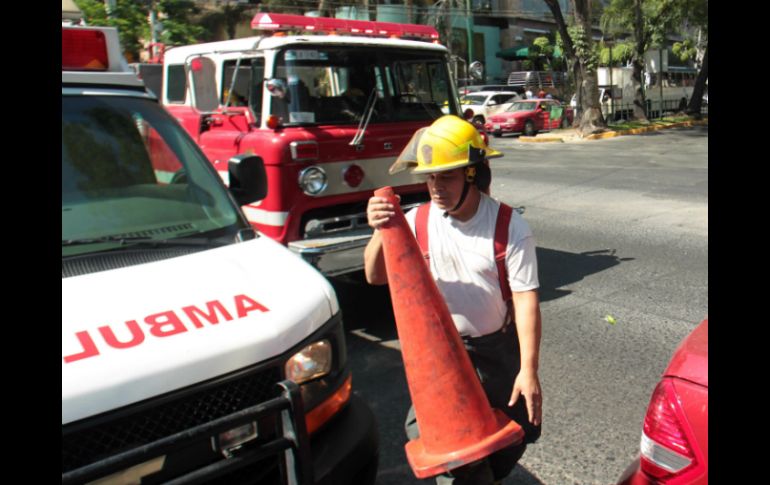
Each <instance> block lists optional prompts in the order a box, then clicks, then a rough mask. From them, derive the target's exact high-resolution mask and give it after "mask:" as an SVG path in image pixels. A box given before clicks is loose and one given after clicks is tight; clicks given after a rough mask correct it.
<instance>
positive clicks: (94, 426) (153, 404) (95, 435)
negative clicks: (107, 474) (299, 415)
mask: <svg viewBox="0 0 770 485" xmlns="http://www.w3.org/2000/svg"><path fill="white" fill-rule="evenodd" d="M280 378H281V377H280V371H279V367H278V366H274V367H270V368H267V369H264V368H262V369H258V370H255V371H253V372H250V373H248V374H246V375H242V374H241V375H239V376H237V377H235V378H233V379H231V380H228V381H226V382H219V383H215V384H213V385H211V386H206V388H205V389H198V390H192V391H190V390H185V391H180V392H178V393H175V394H173V395H171V396H167V397H165V398H159V399H157V400H153V401H150V402H147V403H142V404H139V405H137V406H133V407H131V408H128V409H123V410H120V411H117V412H115V413H111V414H108V415H104V416H98V417H96V418H91V419H88V420H87V421H85V422H81V423H77V424H76V425H74V426H67V427H65V428H63V429H62V472H66V471H69V470H73V469H76V468H79V467H82V466H84V465H87V464H89V463H92V462H94V461H97V460H100V459H102V458H105V457H108V456H111V455H114V454H116V453H119V452H122V451H125V450H128V449H131V448H135V447H137V446H142V445H145V444H147V443H151V442H153V441H155V440H158V439H160V438H163V437H165V436H169V435H171V434H174V433H177V432H180V431H183V430H185V429H187V428H190V427H192V426H197V425H200V424H203V423H207V422H209V421H211V420H214V419H216V418H219V417H222V416H226V415H228V414H231V413H233V412H236V411H239V410H241V409H244V408H246V407H249V406H253V405H255V404H258V403H260V402H262V401H265V400H267V399H271V398H273V397H275V396H276V395H277V394H278V391H277V388H276V383H277V382H278V381H279V380H280Z"/></svg>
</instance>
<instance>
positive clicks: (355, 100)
mask: <svg viewBox="0 0 770 485" xmlns="http://www.w3.org/2000/svg"><path fill="white" fill-rule="evenodd" d="M275 77H276V78H278V79H282V80H284V81H285V82H286V85H287V90H286V95H285V96H283V97H271V98H270V99H271V103H272V104H271V110H270V111H271V114H274V115H277V116H280V117H281V118H282V119H283V124H284V125H285V126H291V125H302V124H357V123H358V122H359V121H360V119H361V116H362V115H363V114H364V112H365V111H366V106H367V104H369V103H371V102H372V101H373V102H374V112H373V115H372V118H371V122H372V123H382V122H400V121H431V120H433V119H436V118H438V117H440V116H441V115H442V114H443V113H442V112H441V109H442V108H445V107H446V106H449V112H450V113H452V114H457V108H456V106H455V102H454V101H452V94H451V89H450V85H451V83H450V80H449V72H448V70H447V66H446V61H445V58H444V55H443V54H442V53H440V52H426V51H414V50H408V49H395V48H391V49H384V48H382V47H378V48H369V47H363V46H362V47H356V48H355V49H353V48H351V47H328V46H323V47H321V46H312V45H310V46H306V45H303V46H301V47H290V48H287V49H285V50H282V51H280V52H279V53H278V56H277V60H276V71H275ZM445 109H446V108H445Z"/></svg>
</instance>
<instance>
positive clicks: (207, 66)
mask: <svg viewBox="0 0 770 485" xmlns="http://www.w3.org/2000/svg"><path fill="white" fill-rule="evenodd" d="M187 69H188V72H189V73H190V85H191V86H192V103H193V107H194V108H195V109H196V110H198V111H200V112H203V113H211V112H212V111H215V110H216V109H217V108H219V97H218V96H217V82H216V77H215V74H216V65H215V64H214V61H212V60H211V59H209V58H208V57H203V56H198V57H194V58H192V59H190V60H188V61H187Z"/></svg>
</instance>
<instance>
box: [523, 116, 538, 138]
mask: <svg viewBox="0 0 770 485" xmlns="http://www.w3.org/2000/svg"><path fill="white" fill-rule="evenodd" d="M536 134H537V130H535V124H534V123H532V120H527V122H526V123H524V136H535V135H536Z"/></svg>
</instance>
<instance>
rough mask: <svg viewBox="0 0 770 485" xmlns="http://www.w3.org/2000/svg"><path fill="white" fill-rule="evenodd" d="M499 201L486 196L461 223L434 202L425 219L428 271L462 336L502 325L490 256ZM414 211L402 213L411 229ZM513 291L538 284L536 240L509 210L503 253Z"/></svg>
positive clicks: (500, 301) (501, 306) (503, 310)
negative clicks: (446, 215) (505, 246)
mask: <svg viewBox="0 0 770 485" xmlns="http://www.w3.org/2000/svg"><path fill="white" fill-rule="evenodd" d="M499 207H500V203H499V202H498V201H496V200H494V199H492V198H490V197H489V196H487V195H485V194H481V201H480V202H479V208H478V210H477V211H476V214H475V215H474V216H473V217H472V218H470V219H469V220H467V221H465V222H462V221H459V220H457V219H455V218H453V217H452V216H449V217H443V215H444V211H443V210H441V209H438V208H437V207H435V206H434V205H433V204H431V207H430V215H429V217H428V251H429V252H430V271H431V274H432V275H433V279H434V280H435V281H436V285H437V286H438V289H439V291H440V292H441V294H442V295H444V299H445V300H446V303H447V306H448V307H449V313H451V314H452V318H453V319H454V323H455V327H457V331H458V332H460V335H464V336H465V335H467V336H470V337H480V336H482V335H487V334H489V333H492V332H495V331H497V330H499V329H500V327H501V326H502V325H503V321H504V319H505V314H506V312H507V308H506V305H505V302H504V301H503V297H502V293H501V291H500V281H499V279H498V276H497V265H496V264H495V255H494V243H493V239H494V235H495V222H496V221H497V211H498V208H499ZM416 216H417V210H416V209H412V210H411V211H409V212H408V213H407V214H406V220H407V222H408V223H409V227H410V228H411V229H412V233H414V223H415V218H416ZM505 263H506V265H507V266H508V281H509V282H510V285H511V291H514V292H516V291H528V290H533V289H535V288H538V287H539V286H540V284H539V281H538V277H537V257H536V255H535V241H534V238H533V237H532V231H531V230H530V229H529V225H528V224H527V222H526V221H525V220H524V219H523V218H522V217H521V215H519V213H518V212H516V211H513V213H512V214H511V223H510V225H509V226H508V248H507V250H506V254H505Z"/></svg>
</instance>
